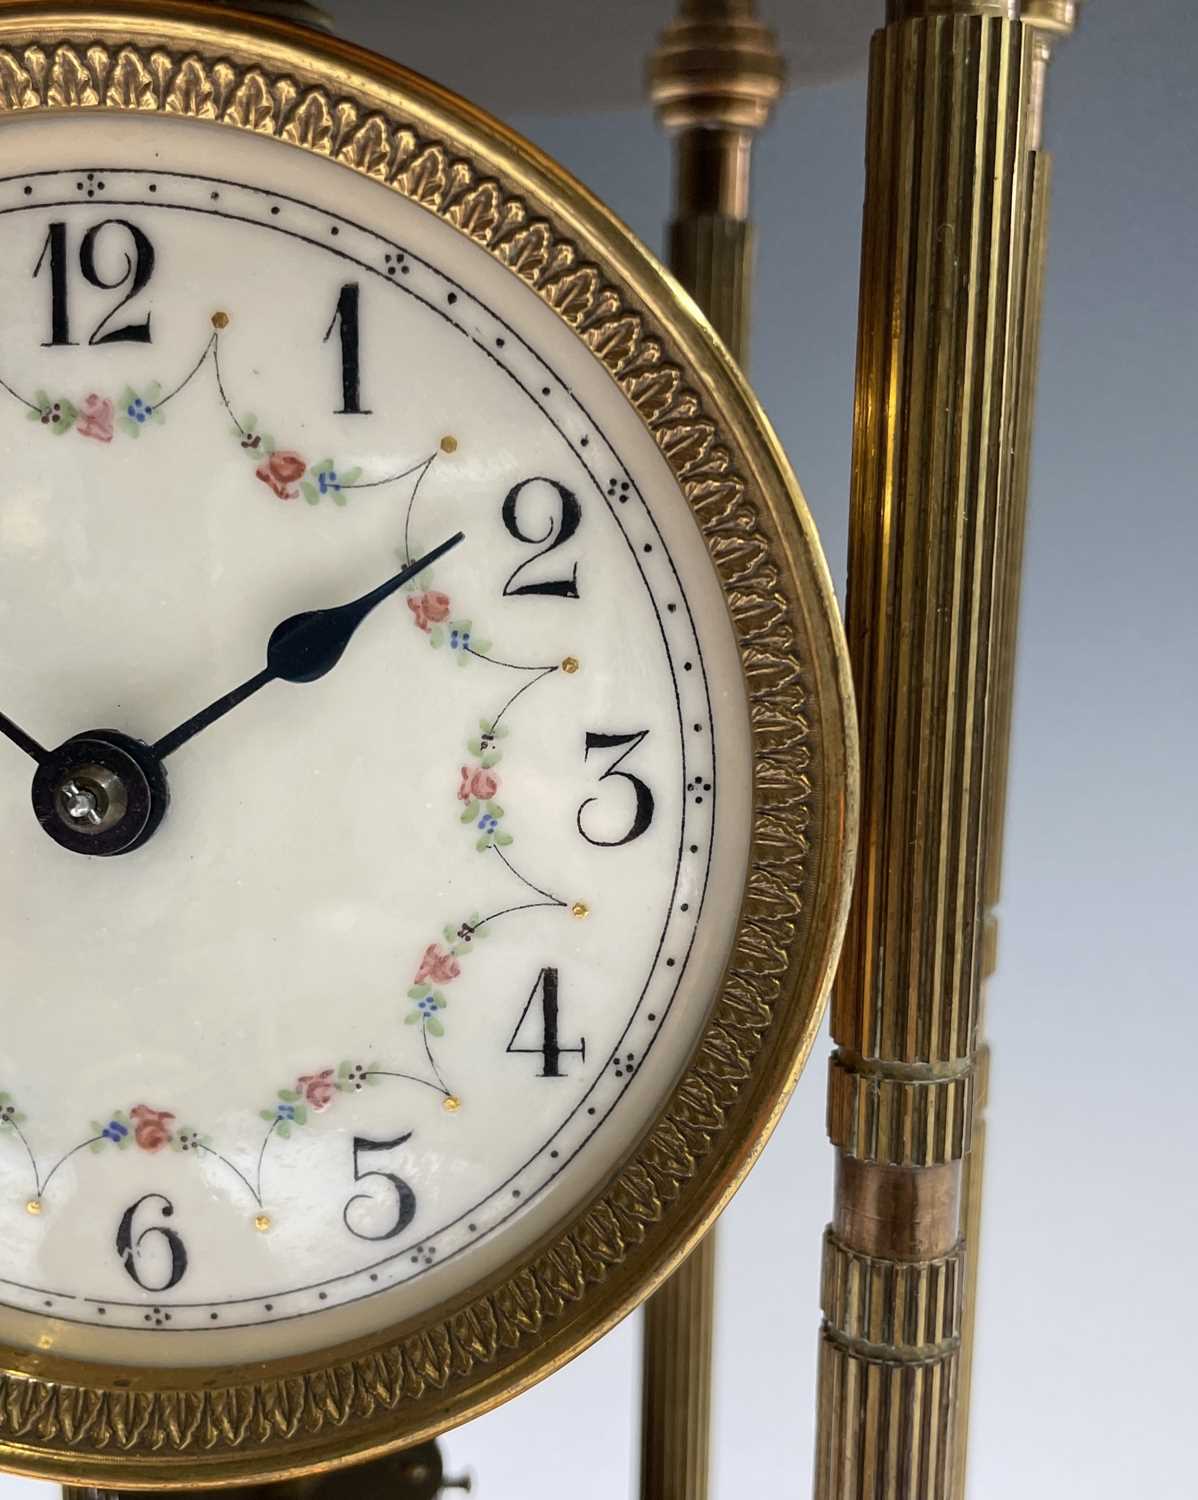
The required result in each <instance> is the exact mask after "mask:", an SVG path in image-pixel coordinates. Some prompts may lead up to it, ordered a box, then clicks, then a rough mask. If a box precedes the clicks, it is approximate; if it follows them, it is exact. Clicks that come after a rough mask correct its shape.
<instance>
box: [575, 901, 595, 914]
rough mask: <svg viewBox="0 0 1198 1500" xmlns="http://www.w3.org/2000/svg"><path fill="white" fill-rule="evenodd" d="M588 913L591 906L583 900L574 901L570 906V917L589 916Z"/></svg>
mask: <svg viewBox="0 0 1198 1500" xmlns="http://www.w3.org/2000/svg"><path fill="white" fill-rule="evenodd" d="M590 914H591V908H590V907H589V906H588V905H587V904H586V902H585V901H575V903H574V905H573V906H572V907H571V908H570V915H571V916H572V917H589V916H590Z"/></svg>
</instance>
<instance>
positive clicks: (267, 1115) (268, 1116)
mask: <svg viewBox="0 0 1198 1500" xmlns="http://www.w3.org/2000/svg"><path fill="white" fill-rule="evenodd" d="M258 1118H259V1119H260V1120H274V1119H277V1118H278V1110H275V1109H260V1110H259V1111H258Z"/></svg>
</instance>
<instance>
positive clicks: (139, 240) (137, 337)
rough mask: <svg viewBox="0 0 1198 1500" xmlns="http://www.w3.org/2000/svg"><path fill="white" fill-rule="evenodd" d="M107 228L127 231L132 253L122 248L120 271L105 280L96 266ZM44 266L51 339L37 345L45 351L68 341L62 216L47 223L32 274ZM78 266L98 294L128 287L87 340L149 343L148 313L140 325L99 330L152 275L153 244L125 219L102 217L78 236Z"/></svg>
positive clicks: (67, 255) (67, 278)
mask: <svg viewBox="0 0 1198 1500" xmlns="http://www.w3.org/2000/svg"><path fill="white" fill-rule="evenodd" d="M109 227H113V228H119V229H123V230H125V231H126V232H127V233H128V235H129V239H130V242H131V246H132V250H133V254H132V255H130V253H129V251H128V250H126V251H125V269H124V270H123V271H122V272H121V274H120V275H119V276H118V277H117V279H116V280H115V281H105V280H104V278H103V276H102V275H101V274H100V270H99V267H98V266H97V264H96V249H97V245H98V243H99V239H100V236H101V234H103V232H104V231H105V230H106V229H108V228H109ZM43 267H44V268H45V270H46V272H47V274H48V275H49V277H50V337H49V338H48V339H47V340H46V342H45V343H44V344H43V345H42V348H43V349H49V348H52V347H53V346H54V345H56V344H60V345H61V344H73V343H74V340H73V339H72V338H71V309H70V247H69V244H68V238H67V225H66V224H65V223H63V222H62V221H61V220H59V221H56V222H55V223H53V224H51V225H50V228H49V231H48V233H47V234H46V240H45V244H43V246H42V253H41V255H40V256H39V257H38V262H37V265H36V266H35V267H34V268H33V274H34V277H35V278H36V277H38V276H40V275H41V274H42V269H43ZM79 269H80V271H81V272H82V274H83V279H84V280H85V281H87V282H89V283H90V284H91V285H92V286H94V287H98V288H99V290H100V291H102V292H115V291H116V290H117V288H118V287H123V286H125V285H126V284H128V286H129V290H128V291H127V292H126V293H125V295H124V296H123V297H122V298H121V300H120V301H119V302H118V303H117V304H116V306H115V307H114V308H112V309H111V310H110V311H109V312H108V313H106V314H105V316H104V317H103V318H101V319H100V321H99V323H97V324H96V326H95V328H94V329H92V332H91V335H90V336H89V338H88V343H89V344H148V343H149V342H150V314H149V313H147V314H146V316H145V318H144V319H143V321H142V322H140V323H126V324H125V325H124V326H123V327H121V328H110V329H109V330H108V332H107V333H105V332H104V329H105V328H106V327H107V325H108V324H109V323H111V322H112V320H113V318H115V317H116V315H117V313H119V312H120V310H121V308H122V307H124V306H125V304H126V303H127V302H131V301H132V300H133V298H134V297H136V296H137V295H138V293H139V292H143V291H144V290H145V289H146V286H147V285H148V283H149V280H150V277H151V276H152V275H153V274H154V246H153V245H152V244H151V243H150V241H149V239H148V237H147V236H146V235H145V234H143V232H142V231H141V230H140V229H138V227H137V225H136V224H130V223H129V221H128V220H127V219H105V220H104V221H103V222H102V223H100V224H93V226H92V227H91V228H90V229H89V230H88V231H87V233H86V234H85V235H84V236H83V240H82V242H81V243H80V246H79Z"/></svg>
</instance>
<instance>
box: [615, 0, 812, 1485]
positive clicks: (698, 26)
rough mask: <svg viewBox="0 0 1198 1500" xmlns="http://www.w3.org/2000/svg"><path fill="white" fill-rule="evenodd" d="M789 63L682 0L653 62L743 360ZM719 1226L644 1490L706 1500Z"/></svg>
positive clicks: (670, 1341)
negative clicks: (769, 129)
mask: <svg viewBox="0 0 1198 1500" xmlns="http://www.w3.org/2000/svg"><path fill="white" fill-rule="evenodd" d="M785 75H786V69H785V64H784V62H783V59H782V55H781V53H780V52H779V50H778V46H777V43H776V42H775V40H774V37H773V34H772V33H771V32H770V30H769V29H768V27H766V26H765V25H764V24H763V23H762V22H761V21H760V20H758V18H757V16H756V14H755V5H754V3H753V0H681V3H680V6H679V12H678V15H677V17H676V18H675V20H674V21H673V22H672V23H671V24H670V25H669V26H668V27H667V28H666V30H665V31H664V32H663V34H662V36H661V39H660V41H659V44H658V47H657V49H656V51H655V52H654V54H653V56H652V58H651V59H650V64H649V92H650V96H651V98H652V100H653V103H654V105H655V106H656V109H657V113H658V118H659V119H660V121H661V122H662V124H663V125H664V126H665V128H666V129H667V130H668V131H669V132H670V133H671V136H672V138H673V145H674V213H673V217H672V219H671V222H670V225H669V241H668V260H669V264H670V267H671V269H672V270H673V272H674V274H675V275H676V276H677V277H678V279H679V280H680V281H681V282H682V284H683V286H684V287H686V289H687V291H688V292H690V294H691V295H692V296H693V297H694V299H695V301H696V302H697V303H698V304H699V306H700V307H701V308H702V309H703V311H704V312H705V313H706V314H707V316H708V318H709V319H710V321H711V323H712V325H713V326H714V328H715V330H716V332H717V333H718V334H719V335H720V336H721V338H723V340H724V342H725V343H726V344H727V345H728V347H729V349H730V350H731V351H732V354H733V355H734V357H735V358H736V360H737V361H738V362H739V363H740V364H741V365H742V366H743V365H744V363H745V360H746V357H747V354H748V338H749V311H750V305H751V288H752V269H753V225H752V222H751V220H750V217H749V179H750V165H751V157H752V148H753V138H754V136H755V135H756V133H757V132H758V131H759V130H760V129H761V128H762V127H763V126H764V125H765V123H766V122H767V120H768V119H769V115H770V112H771V110H772V108H773V105H774V102H775V100H776V99H777V98H778V95H779V94H780V93H781V91H782V87H783V83H784V81H785ZM715 1265H716V1237H715V1230H714V1229H713V1230H712V1231H710V1232H709V1233H708V1234H707V1235H706V1237H705V1238H704V1239H702V1240H701V1241H700V1242H699V1244H698V1246H697V1247H696V1248H695V1249H694V1250H693V1251H692V1252H691V1254H690V1256H689V1257H688V1258H687V1259H686V1260H685V1261H683V1263H682V1264H681V1265H680V1266H679V1267H678V1268H677V1270H675V1272H674V1273H673V1275H672V1276H671V1277H670V1279H669V1280H668V1281H667V1282H665V1284H664V1285H663V1286H662V1287H661V1288H660V1290H658V1291H657V1292H656V1293H654V1295H653V1296H652V1297H650V1299H649V1300H648V1302H647V1303H646V1304H645V1313H644V1356H643V1368H642V1418H641V1495H642V1496H643V1497H644V1500H705V1497H706V1495H707V1488H708V1469H709V1448H710V1425H711V1377H712V1354H713V1331H714V1324H715Z"/></svg>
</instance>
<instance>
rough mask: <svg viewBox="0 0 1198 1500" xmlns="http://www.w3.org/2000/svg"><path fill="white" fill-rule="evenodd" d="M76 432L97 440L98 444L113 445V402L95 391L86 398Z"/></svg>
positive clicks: (76, 425)
mask: <svg viewBox="0 0 1198 1500" xmlns="http://www.w3.org/2000/svg"><path fill="white" fill-rule="evenodd" d="M75 430H76V432H78V433H80V434H81V435H82V436H83V437H86V438H95V440H96V442H97V443H111V442H112V402H111V401H109V400H108V398H107V397H106V396H97V395H96V393H95V392H94V391H93V392H92V393H91V395H90V396H86V397H84V400H83V405H82V406H81V407H80V408H79V420H78V421H77V422H76V423H75Z"/></svg>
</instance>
